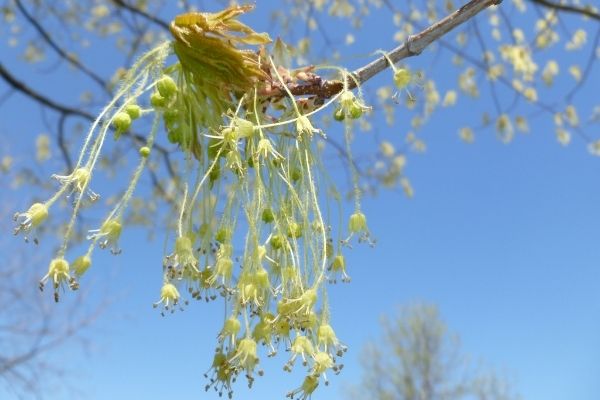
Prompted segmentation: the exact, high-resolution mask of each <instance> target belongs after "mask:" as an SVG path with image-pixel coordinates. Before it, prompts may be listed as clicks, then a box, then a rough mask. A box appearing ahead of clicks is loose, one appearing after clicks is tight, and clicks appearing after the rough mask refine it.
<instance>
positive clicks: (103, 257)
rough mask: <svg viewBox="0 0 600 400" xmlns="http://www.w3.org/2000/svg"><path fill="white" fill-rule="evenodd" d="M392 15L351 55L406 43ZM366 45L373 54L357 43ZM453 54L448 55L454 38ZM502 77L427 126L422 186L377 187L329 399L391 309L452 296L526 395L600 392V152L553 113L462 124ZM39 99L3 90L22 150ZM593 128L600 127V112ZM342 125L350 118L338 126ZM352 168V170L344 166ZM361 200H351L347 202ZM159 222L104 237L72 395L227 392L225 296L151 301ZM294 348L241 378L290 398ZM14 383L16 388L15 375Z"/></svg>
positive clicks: (432, 65) (420, 158) (295, 377)
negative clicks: (496, 127) (464, 131)
mask: <svg viewBox="0 0 600 400" xmlns="http://www.w3.org/2000/svg"><path fill="white" fill-rule="evenodd" d="M265 13H266V10H264V9H261V6H260V5H259V7H258V10H257V12H256V15H253V16H249V17H248V18H247V19H246V21H247V22H248V23H250V24H255V26H256V27H257V30H259V29H261V28H262V29H267V27H268V23H267V22H266V19H265V18H264V17H265V15H266V14H265ZM164 18H165V19H167V18H169V15H168V14H166V13H165V15H164ZM482 21H483V19H482ZM333 23H334V24H335V22H333ZM329 29H330V32H331V34H332V35H333V36H334V37H337V36H339V37H341V38H343V32H345V31H344V29H347V26H346V25H345V24H341V25H340V26H339V27H337V26H335V25H333V26H329ZM392 31H393V26H392V22H391V20H390V18H389V16H388V15H386V13H385V12H379V13H376V14H375V15H373V16H372V17H370V18H369V19H368V20H367V23H366V26H365V29H363V30H362V31H361V33H360V34H357V35H356V36H357V43H356V45H355V46H354V47H350V48H347V49H346V48H344V49H342V51H343V52H344V54H347V55H348V57H347V59H348V60H350V61H348V63H349V65H348V66H349V67H354V66H355V65H352V64H354V63H355V64H356V65H360V64H362V63H364V62H365V61H368V60H369V59H370V58H369V57H366V56H364V55H365V54H367V53H369V52H370V51H371V50H373V49H374V48H377V47H387V48H389V47H392V46H393V45H394V44H393V43H392V42H391V41H387V40H385V38H386V37H389V33H391V32H392ZM271 33H272V34H273V32H271ZM336 35H337V36H336ZM386 35H387V36H386ZM273 36H275V35H274V34H273ZM316 38H318V36H316ZM0 51H2V59H3V62H7V63H8V64H9V65H13V66H16V65H22V64H19V62H18V61H15V60H13V59H12V57H13V56H14V54H13V53H12V50H7V49H6V48H5V47H3V48H2V50H0ZM102 52H103V50H102V48H96V49H95V52H94V54H93V55H90V56H89V57H92V58H95V59H96V60H98V61H99V60H101V59H103V56H106V54H104V55H103V53H102ZM352 54H361V55H363V56H362V57H360V58H358V59H354V58H351V57H350V55H352ZM444 54H445V55H444ZM442 56H445V57H446V58H445V60H448V57H447V53H442ZM568 57H571V56H565V58H564V61H565V62H568V61H569V59H568ZM5 60H6V61H5ZM442 60H444V59H443V58H442ZM111 63H116V62H114V61H112V60H111V61H109V62H108V63H107V64H106V65H99V68H100V69H104V68H106V70H107V71H110V70H111V68H114V67H115V65H111ZM406 63H407V64H408V65H410V66H411V67H412V66H413V65H414V66H419V67H424V68H426V69H427V73H428V75H430V76H434V77H436V81H437V84H438V89H439V90H440V92H441V93H444V92H445V90H446V89H449V88H454V87H455V86H456V84H455V79H456V74H455V73H454V70H453V69H452V67H449V62H443V61H440V59H438V58H436V57H435V53H433V52H429V54H425V55H424V56H423V57H421V58H420V59H415V60H408V61H407V62H406ZM18 72H19V76H20V77H21V78H22V79H27V80H30V81H31V82H38V85H39V88H40V90H42V91H44V92H46V93H49V92H51V91H52V90H57V88H63V89H65V93H72V96H73V97H72V99H76V98H77V97H76V96H77V95H78V93H79V92H81V90H82V89H83V87H82V86H81V85H82V84H84V83H83V82H85V80H83V79H79V78H78V77H74V78H73V81H69V82H67V81H54V82H45V81H44V79H43V75H34V74H32V73H31V69H30V68H28V67H24V68H22V69H19V70H18ZM63 76H65V77H66V76H68V75H67V73H66V72H64V73H63ZM563 78H564V75H563ZM389 79H390V75H389V74H386V73H383V74H381V76H379V77H377V78H376V79H374V80H373V81H372V82H369V83H368V84H367V85H365V88H364V90H365V91H367V92H368V91H369V90H371V91H374V89H375V88H377V87H379V85H382V84H385V83H387V82H389ZM559 79H560V78H559ZM564 79H566V78H564ZM42 82H43V83H42ZM599 85H600V74H599V73H598V68H597V67H596V68H595V69H594V70H593V72H592V74H591V75H590V80H589V81H588V82H587V85H586V87H585V88H584V89H583V90H582V91H581V92H580V94H579V95H578V96H579V97H578V100H577V101H578V104H581V105H582V107H584V108H586V109H588V110H589V109H590V108H591V106H592V105H594V104H597V100H595V98H594V96H595V93H594V90H593V89H592V88H594V87H596V88H597V87H599ZM559 86H560V85H559ZM36 87H37V86H36ZM486 93H487V92H486V91H485V89H483V86H482V94H483V96H482V98H481V99H479V100H477V101H475V102H474V101H472V100H467V99H464V98H461V100H460V101H459V104H458V106H457V107H455V108H452V109H450V110H441V111H440V112H438V113H436V114H435V117H434V118H433V119H432V120H431V121H430V122H429V123H428V124H427V125H426V127H425V128H424V129H423V130H422V131H421V132H420V135H421V136H422V137H423V138H424V140H426V142H427V145H428V147H427V151H426V152H425V153H424V154H411V155H410V156H409V163H408V165H407V169H406V173H407V175H408V176H409V177H410V179H411V181H412V183H413V185H414V188H415V196H414V198H412V199H407V198H406V197H405V196H403V195H402V194H401V193H400V192H399V191H385V190H382V191H380V193H379V194H378V195H377V196H375V197H368V198H366V199H364V201H363V207H364V211H365V213H366V214H367V216H368V219H369V227H370V229H371V231H372V232H373V234H374V235H375V237H376V238H377V245H376V246H375V247H374V248H370V247H368V246H355V247H354V249H353V250H351V251H350V252H348V254H347V262H348V265H349V273H350V275H351V276H352V283H351V284H344V285H339V284H338V285H337V286H335V287H331V299H330V302H331V309H332V315H333V317H332V322H333V325H334V326H335V328H336V332H337V334H338V336H339V337H340V338H341V339H342V340H343V341H344V342H345V343H346V344H348V345H349V347H350V351H349V352H348V354H347V355H346V356H345V357H344V358H345V360H344V364H345V368H344V370H343V373H342V374H341V375H339V376H337V377H333V378H332V379H331V384H330V386H329V387H328V388H320V389H319V390H318V391H317V392H316V394H315V395H314V396H313V399H343V398H345V396H344V392H343V387H344V386H345V385H348V384H349V383H353V382H357V380H358V379H359V378H360V369H359V364H358V355H359V353H360V348H361V347H362V346H363V345H364V343H365V342H366V341H367V340H369V339H374V338H376V337H377V335H379V334H380V329H379V325H378V321H379V318H380V316H381V315H383V314H387V315H391V314H393V313H394V312H395V310H396V309H397V307H398V306H400V305H406V304H409V303H411V302H416V301H426V302H432V303H435V304H437V305H438V306H439V308H440V310H441V314H442V316H443V317H444V319H445V321H446V322H447V324H448V325H449V327H450V329H451V330H452V331H453V332H456V333H458V334H459V335H460V336H461V339H462V347H463V350H464V351H465V352H466V353H468V354H470V355H471V356H472V357H473V359H474V361H482V363H483V365H485V366H486V367H489V368H493V369H495V370H496V371H499V373H500V374H501V375H504V376H506V377H508V379H509V381H510V382H511V383H512V385H513V387H514V388H515V390H516V391H518V392H519V393H520V394H521V395H522V398H523V399H532V400H537V399H544V400H562V399H565V400H566V399H577V400H596V399H597V398H598V395H599V394H600V380H599V379H598V376H600V367H599V366H598V362H597V360H598V359H600V290H599V288H600V272H599V269H598V266H599V265H600V246H599V245H598V243H599V240H600V224H599V223H600V210H599V208H598V204H600V185H599V182H600V180H599V177H600V159H599V158H597V157H593V156H591V155H589V153H588V152H587V151H586V148H585V143H584V142H583V141H582V140H580V139H579V138H578V137H574V138H573V142H572V143H571V145H570V146H568V147H566V148H564V147H562V146H560V145H559V144H558V143H557V141H556V139H555V134H554V128H553V126H552V123H551V121H550V117H549V116H547V115H546V116H544V117H543V118H538V119H536V120H535V122H532V123H531V128H532V129H531V132H530V133H529V134H518V135H517V136H516V137H515V140H514V141H513V142H512V143H511V144H509V145H505V144H502V143H501V142H500V141H499V140H498V139H497V138H496V137H495V133H494V132H493V131H492V130H490V129H488V130H483V131H480V132H477V133H476V140H475V143H473V144H470V145H468V144H465V143H463V142H461V141H460V140H459V138H458V135H457V131H458V128H460V127H461V126H463V125H465V124H469V125H472V126H475V125H477V122H478V121H479V120H480V113H479V112H480V110H484V109H489V110H491V109H492V105H491V102H490V101H489V100H488V99H487V98H486V97H485V94H486ZM67 96H68V95H67ZM596 98H597V96H596ZM549 101H552V102H554V100H552V99H551V100H549ZM594 102H596V103H594ZM556 103H557V104H558V103H559V100H558V99H557V100H556ZM373 105H374V106H376V104H373ZM25 107H31V106H30V103H28V102H26V101H25V100H24V99H23V98H22V97H21V96H20V95H14V96H13V97H12V98H10V99H9V101H7V102H5V103H3V104H2V106H0V136H1V138H0V143H1V144H2V147H3V148H5V149H10V151H11V152H14V153H21V154H26V153H27V152H31V151H33V148H34V145H33V140H34V138H35V136H36V135H37V134H38V133H39V132H40V131H42V130H44V127H43V125H42V124H41V122H40V118H39V115H40V114H39V113H38V111H37V109H34V110H31V109H30V108H25ZM23 109H25V110H27V113H29V112H30V111H31V118H29V117H28V118H23V116H24V115H28V114H24V113H23V111H22V110H23ZM522 110H524V112H530V111H531V108H528V107H527V106H524V107H523V108H522ZM409 116H410V114H409V113H407V112H400V113H399V114H398V121H397V123H396V125H395V126H394V127H388V126H386V125H385V123H384V122H383V121H382V120H381V119H382V118H381V117H378V118H376V119H375V120H374V125H375V127H376V130H377V134H378V136H379V137H380V138H384V139H386V140H389V141H391V142H393V143H401V142H402V140H403V138H404V135H405V134H406V132H407V131H408V130H410V126H409ZM17 130H18V132H19V134H18V135H14V133H15V132H16V131H17ZM588 132H589V133H591V134H594V133H595V134H596V135H598V133H599V132H598V125H596V126H595V127H593V129H589V130H588ZM336 134H341V133H340V132H336V131H335V130H334V131H331V132H330V133H329V135H330V136H335V135H336ZM355 148H356V149H366V151H369V150H374V149H375V140H374V138H373V134H369V133H364V134H363V133H360V134H357V138H356V142H355ZM55 150H56V149H55ZM2 151H4V150H2ZM0 155H1V154H0ZM18 161H20V162H24V158H22V159H21V160H18ZM50 173H51V171H49V172H48V175H50ZM338 178H339V179H340V181H341V182H342V183H345V179H344V178H343V175H340V176H339V177H338ZM95 189H96V190H98V191H100V192H102V190H103V189H108V188H107V187H97V186H95ZM25 195H26V196H31V195H32V193H25ZM2 196H3V197H4V194H3V195H2ZM6 196H7V199H8V198H9V196H10V197H11V198H12V195H6ZM21 202H22V203H25V204H26V203H27V201H24V200H22V199H20V200H19V203H21ZM350 210H351V207H350V204H348V205H347V207H346V211H347V212H349V211H350ZM3 226H4V225H3ZM7 229H9V228H7ZM145 238H146V235H145V233H144V232H143V231H141V230H140V229H135V228H133V229H129V230H126V231H125V233H124V236H123V240H122V247H123V248H124V249H125V250H124V252H123V254H121V255H120V256H118V257H112V256H109V255H107V254H100V252H97V253H96V258H95V260H94V268H93V270H91V271H90V276H89V277H88V281H87V282H84V283H85V284H89V285H88V289H87V290H89V291H90V294H91V296H92V297H93V298H103V297H108V298H110V299H115V300H114V301H113V304H112V305H111V307H110V308H109V310H108V311H107V312H106V313H105V314H104V315H103V317H102V318H101V319H100V320H99V322H98V324H97V325H96V326H95V327H94V328H92V329H91V330H90V331H88V332H87V336H88V338H89V339H90V340H91V341H92V342H93V348H92V351H91V352H90V354H89V355H82V354H81V353H80V352H78V351H77V350H76V349H75V346H73V347H69V346H67V347H66V348H64V349H63V350H61V352H62V353H61V354H56V355H55V359H56V360H57V361H58V362H62V363H64V364H65V366H66V367H67V369H69V370H70V371H71V372H70V374H69V375H68V380H69V381H70V382H71V383H72V384H73V385H74V386H76V387H77V388H78V392H77V394H73V393H72V392H70V391H66V392H64V393H63V392H62V391H61V392H60V393H61V395H57V396H59V397H53V396H49V398H86V399H94V400H95V399H98V400H100V399H109V398H114V399H125V398H145V399H159V398H164V397H166V396H168V397H170V398H176V397H177V398H203V399H204V398H206V399H211V398H217V397H216V396H214V395H210V394H207V395H205V394H204V389H203V388H204V385H205V379H204V378H203V376H202V374H203V373H204V372H205V371H206V370H207V369H208V367H209V365H210V362H211V358H212V352H213V351H214V345H215V343H216V341H215V336H216V333H217V331H218V329H219V328H220V325H221V323H222V315H223V309H222V305H221V304H220V303H213V304H210V305H205V304H193V305H192V306H190V307H188V308H187V309H186V310H185V311H184V312H182V313H176V314H174V315H169V316H168V317H166V318H162V317H160V314H159V313H158V312H157V311H156V310H153V309H152V307H151V303H152V302H154V301H156V300H157V293H158V287H159V286H160V283H161V274H160V260H161V259H162V256H163V246H162V242H163V239H164V238H163V237H158V238H157V239H156V240H155V241H153V242H151V243H148V242H147V241H146V240H145ZM15 245H19V246H20V245H21V244H20V243H18V244H15ZM0 251H2V250H0ZM3 251H5V252H7V254H8V250H3ZM44 268H45V267H43V266H42V267H40V271H43V269H44ZM75 296H77V294H75ZM48 301H50V298H48ZM286 358H287V357H286V354H284V353H283V352H280V355H279V356H278V357H277V358H276V359H275V360H267V359H266V357H263V360H261V362H262V363H263V368H264V369H265V371H266V374H265V377H263V378H260V379H257V380H256V382H255V386H254V388H253V389H252V391H248V390H247V388H246V384H245V381H243V380H240V381H239V382H238V383H237V384H236V388H235V391H236V398H238V399H246V398H261V399H278V398H283V397H284V395H285V393H287V391H289V390H290V389H293V388H295V387H296V386H297V385H298V384H299V383H300V381H301V379H302V373H301V371H300V368H297V370H296V371H295V372H294V373H293V374H291V375H289V374H287V373H285V372H283V371H282V369H281V367H282V365H283V363H284V362H285V360H286ZM57 393H58V392H57ZM0 397H1V398H4V395H3V392H2V389H0Z"/></svg>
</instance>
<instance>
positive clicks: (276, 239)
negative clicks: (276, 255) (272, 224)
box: [269, 235, 285, 250]
mask: <svg viewBox="0 0 600 400" xmlns="http://www.w3.org/2000/svg"><path fill="white" fill-rule="evenodd" d="M269 243H270V244H271V247H272V248H273V249H275V250H279V249H281V248H282V247H283V245H284V244H285V239H284V238H283V237H282V236H281V235H273V236H271V240H270V241H269Z"/></svg>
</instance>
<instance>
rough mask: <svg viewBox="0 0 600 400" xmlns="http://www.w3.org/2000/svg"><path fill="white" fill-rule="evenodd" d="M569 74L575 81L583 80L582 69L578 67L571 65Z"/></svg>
mask: <svg viewBox="0 0 600 400" xmlns="http://www.w3.org/2000/svg"><path fill="white" fill-rule="evenodd" d="M569 73H570V74H571V76H572V77H573V79H575V80H576V81H580V80H581V68H579V66H578V65H571V66H570V67H569Z"/></svg>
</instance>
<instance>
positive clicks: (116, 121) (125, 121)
mask: <svg viewBox="0 0 600 400" xmlns="http://www.w3.org/2000/svg"><path fill="white" fill-rule="evenodd" d="M112 123H113V127H114V128H115V130H116V132H118V133H123V132H125V131H127V130H128V129H129V127H130V126H131V117H130V116H129V114H127V113H126V112H119V113H117V115H115V117H114V118H113V121H112Z"/></svg>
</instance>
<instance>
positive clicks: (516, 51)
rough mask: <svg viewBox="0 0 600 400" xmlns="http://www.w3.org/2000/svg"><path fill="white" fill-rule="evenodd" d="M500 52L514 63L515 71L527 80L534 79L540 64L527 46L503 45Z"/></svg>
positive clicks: (506, 59)
mask: <svg viewBox="0 0 600 400" xmlns="http://www.w3.org/2000/svg"><path fill="white" fill-rule="evenodd" d="M500 54H501V55H502V58H503V59H504V60H505V61H508V62H509V63H511V64H512V66H513V69H514V71H515V73H517V74H519V75H520V76H522V77H523V79H524V80H526V81H532V80H533V76H534V74H535V73H536V71H537V69H538V66H537V64H536V63H535V62H534V61H533V59H532V57H531V51H530V50H529V49H528V48H527V47H525V46H516V45H515V46H513V45H502V46H500Z"/></svg>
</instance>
